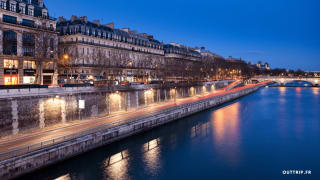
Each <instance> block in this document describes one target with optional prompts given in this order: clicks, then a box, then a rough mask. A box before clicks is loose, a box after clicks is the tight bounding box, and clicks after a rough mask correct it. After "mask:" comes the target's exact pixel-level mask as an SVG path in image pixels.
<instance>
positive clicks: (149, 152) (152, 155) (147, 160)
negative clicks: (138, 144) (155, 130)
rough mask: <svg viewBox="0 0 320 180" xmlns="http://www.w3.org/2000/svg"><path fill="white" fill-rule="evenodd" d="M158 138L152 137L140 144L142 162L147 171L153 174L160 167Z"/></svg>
mask: <svg viewBox="0 0 320 180" xmlns="http://www.w3.org/2000/svg"><path fill="white" fill-rule="evenodd" d="M159 145H160V139H154V140H151V141H149V142H147V143H145V144H144V145H143V146H142V148H143V149H142V150H143V152H144V153H143V162H144V164H145V166H146V168H147V172H149V173H151V174H152V175H155V174H156V173H157V171H158V170H159V169H160V167H161V162H160V160H159V159H160V148H159Z"/></svg>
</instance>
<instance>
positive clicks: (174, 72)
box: [164, 43, 202, 82]
mask: <svg viewBox="0 0 320 180" xmlns="http://www.w3.org/2000/svg"><path fill="white" fill-rule="evenodd" d="M164 53H165V64H166V70H165V71H164V72H165V73H166V75H165V77H166V81H175V82H179V81H180V82H181V81H192V80H199V78H200V76H201V70H202V69H201V63H202V62H201V57H202V56H201V54H200V53H199V52H198V51H197V50H196V49H195V48H191V47H187V46H183V45H180V44H177V43H170V44H166V45H164Z"/></svg>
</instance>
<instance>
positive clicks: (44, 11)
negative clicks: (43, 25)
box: [42, 9, 48, 18]
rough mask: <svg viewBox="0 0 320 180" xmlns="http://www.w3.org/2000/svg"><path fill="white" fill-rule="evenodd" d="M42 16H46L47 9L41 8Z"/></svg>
mask: <svg viewBox="0 0 320 180" xmlns="http://www.w3.org/2000/svg"><path fill="white" fill-rule="evenodd" d="M42 17H44V18H46V17H48V10H47V9H42Z"/></svg>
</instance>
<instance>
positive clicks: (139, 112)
mask: <svg viewBox="0 0 320 180" xmlns="http://www.w3.org/2000/svg"><path fill="white" fill-rule="evenodd" d="M253 86H255V85H248V86H245V87H241V88H236V89H232V90H225V89H222V90H219V91H216V92H212V93H206V94H203V95H198V96H194V97H189V98H184V99H177V100H176V102H174V101H169V102H163V103H157V104H154V105H151V106H147V107H144V108H139V109H133V110H129V111H126V112H118V113H116V114H112V115H110V116H107V117H100V118H95V119H89V120H85V121H75V122H71V123H65V124H62V123H61V124H58V125H55V126H52V127H48V128H44V129H37V130H33V131H30V132H27V133H23V134H18V135H12V136H9V137H6V138H3V139H1V140H0V153H5V152H8V151H12V150H15V149H19V148H23V147H28V146H31V145H33V144H37V143H40V142H44V141H48V140H52V139H56V138H61V137H64V136H69V135H72V134H75V133H80V132H84V131H88V130H90V129H93V128H97V127H99V126H102V125H108V124H112V123H114V122H119V121H123V120H130V119H137V118H143V117H146V116H150V115H152V114H157V112H159V111H163V110H165V109H169V108H172V107H174V106H179V105H183V104H188V103H192V102H197V101H199V100H203V99H207V98H211V97H214V96H220V95H224V94H228V93H231V92H235V91H239V90H242V89H245V88H251V87H253ZM117 125H119V124H117Z"/></svg>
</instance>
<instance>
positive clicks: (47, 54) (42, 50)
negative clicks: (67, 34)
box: [35, 32, 58, 84]
mask: <svg viewBox="0 0 320 180" xmlns="http://www.w3.org/2000/svg"><path fill="white" fill-rule="evenodd" d="M35 41H36V43H35V57H36V58H37V61H36V65H37V71H36V74H35V79H36V80H35V83H36V84H42V81H43V79H42V73H43V66H44V64H45V63H53V68H54V70H55V72H54V73H57V70H56V67H57V66H56V62H57V57H58V56H57V54H58V52H57V51H58V48H57V47H58V44H57V43H58V37H57V34H55V33H49V32H41V33H39V34H38V35H37V36H36V40H35Z"/></svg>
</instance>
